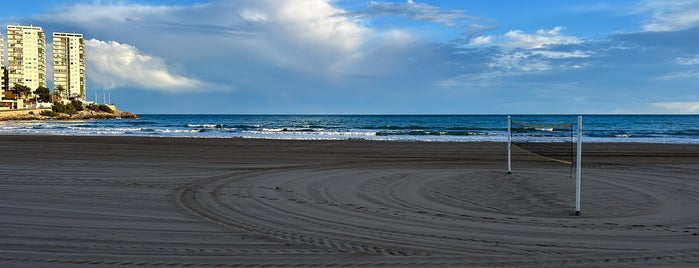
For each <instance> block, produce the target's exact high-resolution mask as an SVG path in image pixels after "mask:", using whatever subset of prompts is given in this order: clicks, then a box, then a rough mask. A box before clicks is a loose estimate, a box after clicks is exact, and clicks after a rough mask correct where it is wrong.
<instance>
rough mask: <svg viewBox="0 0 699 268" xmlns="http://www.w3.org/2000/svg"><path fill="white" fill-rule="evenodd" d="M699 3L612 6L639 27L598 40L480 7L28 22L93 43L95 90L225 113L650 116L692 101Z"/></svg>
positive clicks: (147, 11)
mask: <svg viewBox="0 0 699 268" xmlns="http://www.w3.org/2000/svg"><path fill="white" fill-rule="evenodd" d="M697 2H699V1H688V0H683V1H672V2H668V1H644V2H641V3H640V4H637V5H636V6H634V8H636V10H635V11H634V12H632V13H633V14H629V12H628V8H627V9H619V10H622V11H618V12H619V13H617V14H614V15H615V16H637V17H638V18H640V19H642V20H641V21H637V22H636V23H635V24H633V25H634V26H633V27H638V29H633V30H630V31H620V32H626V34H616V33H611V32H607V33H598V35H599V36H596V37H594V36H593V37H590V36H589V35H588V36H585V35H582V34H581V32H580V28H581V26H580V24H577V25H576V24H572V23H571V24H570V25H567V23H569V21H566V20H556V21H548V22H546V21H544V23H540V24H536V25H535V26H534V25H528V26H527V27H525V25H520V24H512V25H514V27H512V28H507V27H503V26H500V27H498V25H500V24H501V23H500V22H498V21H497V20H495V19H492V18H488V17H487V15H483V14H476V15H472V14H474V11H473V10H469V9H467V8H468V7H469V6H470V5H477V4H463V3H459V4H453V3H449V4H442V3H439V4H427V3H422V2H419V1H400V2H389V1H367V2H359V3H358V2H351V1H334V0H239V1H209V2H200V3H197V4H178V5H147V4H134V3H130V2H127V1H118V2H108V3H106V2H94V3H93V4H74V5H69V6H64V7H63V8H60V9H57V10H54V11H53V12H49V13H47V14H42V15H40V16H37V17H35V18H32V22H34V23H41V24H43V25H46V27H45V28H46V29H49V28H53V29H59V30H64V29H71V30H75V31H77V32H81V33H84V34H85V35H86V36H88V37H91V38H94V39H93V40H89V41H88V49H89V51H88V64H89V65H90V66H89V67H88V79H89V86H91V87H92V86H95V87H97V86H99V87H104V88H119V89H124V90H132V91H138V90H148V92H149V93H150V92H155V93H158V94H160V93H163V92H165V93H179V94H177V95H178V97H171V98H170V99H168V100H170V101H172V100H174V99H177V100H179V99H192V98H197V97H198V96H200V95H203V94H201V92H205V91H208V90H210V89H211V88H213V86H212V85H225V86H218V87H219V88H223V89H230V88H235V89H236V90H234V91H233V90H230V91H227V92H225V94H220V95H217V97H216V98H215V99H212V98H206V99H200V100H199V101H201V102H206V103H207V105H205V106H206V107H214V106H215V104H214V103H219V105H220V106H221V107H224V106H225V107H235V108H230V109H232V110H225V109H226V108H221V110H217V112H223V113H225V112H261V113H270V112H272V113H273V112H282V113H284V112H294V113H315V112H320V113H323V112H337V113H365V112H372V113H382V112H384V113H400V112H407V113H418V112H425V113H435V112H436V113H440V112H441V113H452V112H456V113H460V112H471V113H473V112H476V113H489V112H492V113H502V112H523V113H527V112H537V111H547V112H567V113H570V112H574V110H575V111H580V112H590V113H597V112H605V111H607V112H608V111H619V108H618V107H619V105H620V103H626V104H627V106H628V107H633V108H629V109H633V110H627V111H626V112H639V111H640V112H647V111H650V110H649V109H655V110H660V109H663V108H662V107H661V106H659V105H654V104H652V103H660V102H672V101H674V100H688V101H693V100H695V99H696V96H697V95H696V93H695V92H694V91H695V90H696V89H695V88H692V87H691V86H688V85H690V84H691V83H693V82H696V83H699V81H698V80H697V79H698V78H699V76H697V75H696V74H697V73H699V70H697V66H699V64H698V63H697V62H699V61H698V60H697V57H698V56H697V55H699V47H697V46H696V45H695V44H694V43H693V42H692V40H694V39H696V36H697V34H699V30H698V29H699V28H697V26H699V22H694V20H693V17H692V16H686V14H690V13H691V12H693V10H697V9H696V8H695V6H696V3H697ZM528 5H542V4H537V3H533V4H532V3H530V4H527V6H528ZM454 6H460V8H455V7H454ZM481 10H485V9H481ZM590 10H591V9H587V11H585V12H587V13H585V14H586V16H587V15H595V14H593V13H595V12H612V11H610V10H613V9H612V8H611V7H610V8H605V9H603V10H602V11H599V10H600V9H594V10H592V11H590ZM563 11H565V10H563ZM568 11H570V10H568ZM685 11H689V13H687V12H685ZM624 12H626V13H624ZM694 14H696V13H694ZM568 15H571V14H568ZM572 15H576V14H572ZM525 22H526V21H525ZM570 22H572V20H571V21H570ZM520 23H521V21H520ZM585 23H587V22H585ZM520 26H522V27H520ZM639 29H640V31H639ZM634 30H635V31H634ZM629 32H630V33H629ZM100 40H115V41H100ZM668 90H671V91H672V93H673V95H672V96H669V97H668V96H665V95H666V94H667V93H666V92H668ZM664 92H665V93H664ZM157 96H158V97H159V98H164V99H167V97H162V96H161V95H157ZM167 96H174V94H169V95H167ZM659 96H660V97H659ZM672 98H674V99H672ZM517 103H520V105H519V106H518V105H517ZM527 103H529V104H531V105H529V104H527ZM641 103H642V104H643V105H645V106H644V107H642V108H638V107H640V104H641ZM202 106H204V105H202ZM278 107H279V108H278ZM589 107H594V109H591V108H589ZM277 108H278V109H277Z"/></svg>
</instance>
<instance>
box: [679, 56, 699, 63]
mask: <svg viewBox="0 0 699 268" xmlns="http://www.w3.org/2000/svg"><path fill="white" fill-rule="evenodd" d="M675 63H677V64H679V65H697V64H699V55H694V57H680V58H676V59H675Z"/></svg>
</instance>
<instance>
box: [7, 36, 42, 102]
mask: <svg viewBox="0 0 699 268" xmlns="http://www.w3.org/2000/svg"><path fill="white" fill-rule="evenodd" d="M7 69H8V76H9V79H8V85H7V87H8V89H10V90H11V89H12V88H13V87H14V86H15V84H21V85H24V86H27V87H29V88H30V89H31V91H32V92H34V90H36V89H37V88H38V87H41V86H43V87H45V86H46V37H45V35H44V30H43V29H41V27H36V26H21V25H7ZM6 96H7V95H6ZM29 96H30V97H31V96H33V94H29Z"/></svg>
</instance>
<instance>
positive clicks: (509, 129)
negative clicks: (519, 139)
mask: <svg viewBox="0 0 699 268" xmlns="http://www.w3.org/2000/svg"><path fill="white" fill-rule="evenodd" d="M507 174H512V118H511V117H510V116H509V115H508V116H507Z"/></svg>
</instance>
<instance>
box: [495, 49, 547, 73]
mask: <svg viewBox="0 0 699 268" xmlns="http://www.w3.org/2000/svg"><path fill="white" fill-rule="evenodd" d="M531 56H532V54H531V53H528V52H526V53H525V52H521V51H518V52H513V53H507V54H502V55H500V56H499V57H496V58H495V59H494V60H493V62H492V63H491V64H490V65H489V66H490V67H491V68H492V67H497V68H504V69H508V70H518V71H527V72H528V71H546V70H550V69H551V66H550V64H549V63H548V62H547V61H543V60H540V59H532V58H531Z"/></svg>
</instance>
